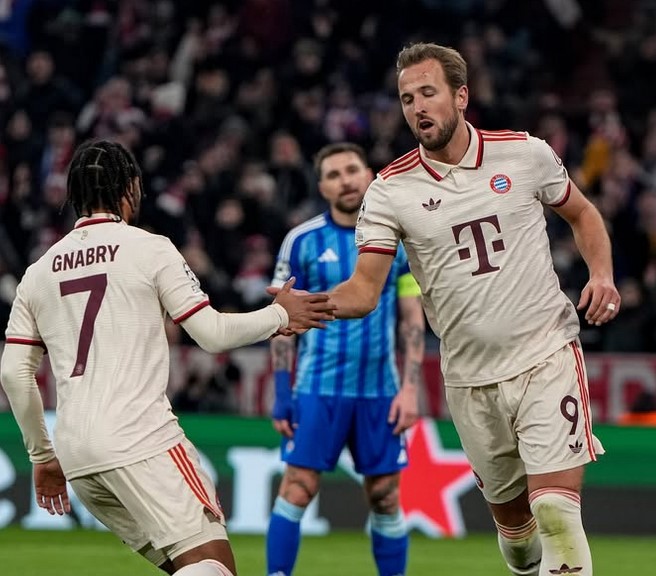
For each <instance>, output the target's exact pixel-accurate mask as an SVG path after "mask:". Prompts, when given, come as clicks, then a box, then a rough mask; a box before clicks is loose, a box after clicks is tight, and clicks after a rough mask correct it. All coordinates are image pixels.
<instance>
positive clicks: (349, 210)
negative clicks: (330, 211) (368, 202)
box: [335, 200, 362, 214]
mask: <svg viewBox="0 0 656 576" xmlns="http://www.w3.org/2000/svg"><path fill="white" fill-rule="evenodd" d="M361 205H362V202H360V203H358V205H357V206H353V205H350V204H345V203H344V202H341V201H340V200H337V202H335V210H338V211H339V212H341V213H342V214H355V213H356V212H359V211H360V206H361Z"/></svg>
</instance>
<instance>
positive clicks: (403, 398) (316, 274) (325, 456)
mask: <svg viewBox="0 0 656 576" xmlns="http://www.w3.org/2000/svg"><path fill="white" fill-rule="evenodd" d="M315 167H316V170H317V174H318V178H319V189H320V191H321V194H322V195H323V197H324V198H325V199H326V201H327V202H328V204H329V210H328V211H327V212H325V213H323V214H320V215H319V216H316V217H315V218H312V219H311V220H308V221H307V222H305V223H304V224H301V225H300V226H297V227H296V228H294V229H293V230H292V231H291V232H290V233H289V234H288V235H287V237H286V238H285V240H284V242H283V244H282V247H281V249H280V253H279V256H278V262H277V266H276V272H275V276H274V280H273V286H274V287H275V286H282V285H283V283H284V282H285V281H286V280H287V279H288V278H290V277H291V276H294V277H296V286H295V287H296V288H297V289H301V290H309V291H311V292H316V291H326V290H329V289H331V288H333V287H334V286H336V285H337V284H339V283H340V282H342V281H344V280H346V279H348V278H349V276H350V275H351V272H352V271H353V269H354V267H355V262H356V259H357V256H358V251H357V248H356V245H355V224H356V221H357V217H358V211H359V209H360V204H361V203H362V198H363V196H364V193H365V191H366V189H367V187H368V185H369V184H370V182H371V181H372V179H373V174H372V171H371V170H370V169H369V168H368V166H367V161H366V157H365V154H364V151H363V150H362V149H361V148H360V147H359V146H357V145H355V144H349V143H340V144H331V145H329V146H326V147H324V148H323V149H321V150H320V151H319V153H318V155H317V158H316V161H315ZM419 295H420V292H419V287H418V285H417V283H416V282H415V280H414V278H413V277H412V276H411V275H410V273H409V268H408V263H407V258H406V255H405V252H404V251H403V250H402V249H399V251H398V253H397V256H396V258H395V259H394V263H393V265H392V268H391V271H390V273H389V276H388V278H387V283H386V285H385V289H384V290H383V293H382V296H381V299H380V303H379V305H378V307H377V308H376V310H375V311H374V312H373V313H372V314H370V315H369V316H367V317H366V318H363V319H361V320H357V321H353V320H348V321H346V320H345V321H337V322H333V323H331V324H330V325H329V326H328V328H327V329H326V330H325V331H319V330H310V331H308V332H305V333H304V334H302V335H301V336H299V337H298V339H299V342H298V350H297V354H296V370H295V378H294V386H293V390H292V382H291V381H292V378H291V373H292V368H293V361H294V356H295V354H294V351H295V344H296V343H295V338H296V337H295V336H278V337H276V338H274V339H273V340H272V343H271V353H272V361H273V367H274V374H275V387H276V399H275V404H274V408H273V413H272V416H273V425H274V427H275V429H276V430H277V431H278V432H280V433H281V434H282V436H283V439H282V459H283V460H284V461H285V462H286V463H287V467H286V470H285V473H284V476H283V479H282V482H281V485H280V490H279V492H278V497H277V498H276V501H275V504H274V507H273V512H272V514H271V520H270V523H269V530H268V533H267V570H268V574H270V575H276V576H288V575H289V574H291V573H292V570H293V568H294V564H295V562H296V557H297V555H298V549H299V544H300V521H301V518H302V516H303V513H304V512H305V509H306V507H307V506H308V504H309V503H310V501H311V500H312V498H313V497H314V496H315V495H316V494H317V492H318V491H319V482H320V477H321V473H322V472H324V471H329V470H333V469H334V468H335V466H336V464H337V461H338V458H339V455H340V453H341V452H342V449H343V448H344V447H345V446H347V447H348V448H349V450H350V452H351V455H352V457H353V461H354V464H355V469H356V471H357V472H359V473H361V474H363V476H364V490H365V493H366V497H367V502H368V504H369V507H370V526H371V540H372V551H373V556H374V559H375V562H376V566H377V567H378V574H379V575H380V576H400V575H403V574H405V569H406V559H407V549H408V537H407V531H406V527H405V521H404V518H403V515H402V512H401V510H400V507H399V477H400V471H401V469H402V468H403V467H405V466H406V464H407V454H406V451H405V443H404V435H403V432H404V431H405V430H406V429H407V428H409V427H410V426H412V424H414V423H415V421H416V420H417V417H418V402H417V386H418V383H419V380H420V373H421V365H422V361H423V353H424V330H425V328H424V314H423V311H422V308H421V302H420V299H419ZM397 310H398V313H399V323H398V326H399V333H400V340H401V342H400V343H401V345H402V347H403V349H404V366H403V382H402V386H400V387H399V374H398V371H397V368H396V363H395V354H396V339H395V334H396V331H397Z"/></svg>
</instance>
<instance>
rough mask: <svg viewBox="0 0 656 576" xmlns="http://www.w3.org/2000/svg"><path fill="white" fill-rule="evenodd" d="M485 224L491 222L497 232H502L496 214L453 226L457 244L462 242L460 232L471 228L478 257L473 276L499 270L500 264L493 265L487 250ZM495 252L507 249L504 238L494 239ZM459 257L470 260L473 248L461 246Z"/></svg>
mask: <svg viewBox="0 0 656 576" xmlns="http://www.w3.org/2000/svg"><path fill="white" fill-rule="evenodd" d="M483 224H491V225H492V226H494V228H495V230H496V231H497V233H500V232H501V227H500V226H499V218H498V217H497V216H496V214H495V215H493V216H486V217H485V218H479V219H478V220H472V221H471V222H464V223H463V224H458V225H456V226H454V227H453V228H452V230H453V237H454V238H455V241H456V244H458V245H459V244H460V233H461V232H462V231H463V230H464V229H465V228H469V229H471V235H472V237H473V239H474V248H475V250H476V258H478V269H477V270H475V271H474V272H472V276H479V275H481V274H487V273H489V272H496V271H497V270H499V267H498V266H492V264H491V263H490V258H489V254H488V251H487V245H486V242H485V233H484V232H483ZM491 247H492V251H493V252H501V251H502V250H505V249H506V247H505V246H504V244H503V240H502V239H501V238H499V239H498V240H493V241H492V244H491ZM458 257H459V258H460V260H469V258H471V257H472V254H471V250H470V249H469V248H466V247H465V248H459V249H458Z"/></svg>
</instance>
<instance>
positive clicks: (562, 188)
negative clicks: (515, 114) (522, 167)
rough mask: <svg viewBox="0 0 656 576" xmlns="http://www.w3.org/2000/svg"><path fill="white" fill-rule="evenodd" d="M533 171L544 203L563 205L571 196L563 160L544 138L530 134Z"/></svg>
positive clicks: (539, 197)
mask: <svg viewBox="0 0 656 576" xmlns="http://www.w3.org/2000/svg"><path fill="white" fill-rule="evenodd" d="M528 145H529V146H530V148H531V161H532V172H533V174H535V178H536V182H537V197H538V199H539V200H540V201H541V202H543V203H544V204H549V205H550V206H561V205H563V204H564V203H565V202H567V199H568V198H569V192H570V182H569V175H568V174H567V169H566V168H565V166H564V165H563V161H562V160H561V159H560V158H559V157H558V155H557V154H556V153H555V152H554V151H553V148H552V147H551V146H549V144H547V143H546V142H545V141H544V140H541V139H539V138H535V137H533V136H529V138H528Z"/></svg>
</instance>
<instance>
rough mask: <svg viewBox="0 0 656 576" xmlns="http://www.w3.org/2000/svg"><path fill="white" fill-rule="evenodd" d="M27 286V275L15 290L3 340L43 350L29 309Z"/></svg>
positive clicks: (28, 283) (43, 346)
mask: <svg viewBox="0 0 656 576" xmlns="http://www.w3.org/2000/svg"><path fill="white" fill-rule="evenodd" d="M29 285H30V280H29V274H25V276H23V279H22V280H21V282H20V284H19V285H18V288H17V289H16V297H15V298H14V302H13V304H12V306H11V313H10V314H9V322H8V323H7V329H6V331H5V339H6V341H7V343H10V344H27V345H31V346H41V347H42V348H44V349H45V344H44V343H43V339H42V338H41V335H40V334H39V329H38V327H37V325H36V319H35V317H34V314H33V313H32V310H31V308H30V303H29V293H30V289H29Z"/></svg>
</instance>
